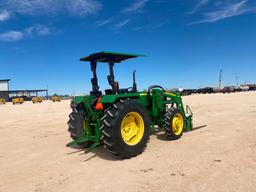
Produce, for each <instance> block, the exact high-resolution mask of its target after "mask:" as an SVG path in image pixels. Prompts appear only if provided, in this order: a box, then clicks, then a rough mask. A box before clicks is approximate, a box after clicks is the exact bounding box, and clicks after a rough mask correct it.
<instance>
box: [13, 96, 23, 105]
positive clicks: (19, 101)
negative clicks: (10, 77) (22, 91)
mask: <svg viewBox="0 0 256 192" xmlns="http://www.w3.org/2000/svg"><path fill="white" fill-rule="evenodd" d="M23 102H24V99H23V98H22V97H15V98H13V99H12V104H13V105H15V104H17V103H19V104H22V103H23Z"/></svg>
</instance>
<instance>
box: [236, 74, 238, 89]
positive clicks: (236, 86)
mask: <svg viewBox="0 0 256 192" xmlns="http://www.w3.org/2000/svg"><path fill="white" fill-rule="evenodd" d="M236 87H238V76H236Z"/></svg>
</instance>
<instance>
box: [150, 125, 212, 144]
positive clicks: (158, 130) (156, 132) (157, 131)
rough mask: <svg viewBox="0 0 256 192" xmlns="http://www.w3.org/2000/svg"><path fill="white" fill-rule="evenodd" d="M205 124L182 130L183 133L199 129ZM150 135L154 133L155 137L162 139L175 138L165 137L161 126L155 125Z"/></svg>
mask: <svg viewBox="0 0 256 192" xmlns="http://www.w3.org/2000/svg"><path fill="white" fill-rule="evenodd" d="M206 126H207V125H201V126H197V127H194V128H193V129H192V130H191V131H184V133H185V134H187V133H190V132H192V131H197V130H199V129H202V128H204V127H206ZM151 135H155V136H156V137H157V139H159V140H162V141H175V140H170V139H168V138H167V136H166V135H165V133H164V131H163V129H162V128H159V127H156V128H155V129H154V130H153V131H152V132H151Z"/></svg>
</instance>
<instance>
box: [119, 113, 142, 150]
mask: <svg viewBox="0 0 256 192" xmlns="http://www.w3.org/2000/svg"><path fill="white" fill-rule="evenodd" d="M143 133H144V121H143V119H142V117H141V115H140V114H139V113H137V112H130V113H128V114H127V115H126V116H125V117H124V118H123V120H122V123H121V136H122V139H123V141H124V142H125V143H126V144H128V145H131V146H133V145H136V144H138V143H139V142H140V140H141V139H142V137H143Z"/></svg>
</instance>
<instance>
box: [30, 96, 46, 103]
mask: <svg viewBox="0 0 256 192" xmlns="http://www.w3.org/2000/svg"><path fill="white" fill-rule="evenodd" d="M42 101H43V98H42V97H33V98H32V102H33V103H42Z"/></svg>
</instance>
